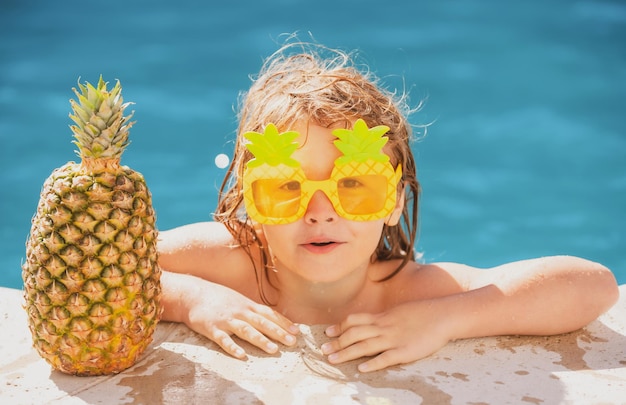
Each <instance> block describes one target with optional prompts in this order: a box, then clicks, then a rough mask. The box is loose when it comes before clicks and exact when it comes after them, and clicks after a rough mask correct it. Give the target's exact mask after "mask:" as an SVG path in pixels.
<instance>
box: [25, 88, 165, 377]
mask: <svg viewBox="0 0 626 405" xmlns="http://www.w3.org/2000/svg"><path fill="white" fill-rule="evenodd" d="M78 86H79V89H80V92H79V91H78V90H76V89H73V90H74V92H75V94H76V96H77V101H75V100H70V103H71V106H72V110H73V115H70V117H71V118H72V120H73V121H74V122H75V124H76V125H72V126H71V129H72V131H73V133H74V137H75V141H74V143H75V144H76V145H77V147H78V155H79V156H80V158H81V162H80V163H74V162H69V163H67V164H65V165H64V166H62V167H60V168H58V169H55V170H54V171H53V172H52V174H51V175H50V177H48V179H47V180H46V181H45V183H44V185H43V189H42V191H41V198H40V200H39V204H38V206H37V212H36V214H35V215H34V217H33V219H32V226H31V232H30V235H29V238H28V240H27V242H26V260H25V262H24V264H23V265H22V277H23V279H24V289H25V301H26V302H25V309H26V311H27V314H28V325H29V329H30V331H31V333H32V337H33V343H34V346H35V348H36V349H37V351H38V352H39V354H40V355H41V356H42V357H43V358H44V359H45V360H46V361H48V362H49V363H50V364H51V365H52V366H53V367H54V368H55V369H57V370H60V371H63V372H65V373H69V374H76V375H103V374H111V373H119V372H120V371H122V370H124V369H126V368H128V367H130V366H132V365H133V364H135V362H136V361H137V360H138V358H139V356H140V355H141V354H142V352H143V351H144V350H145V349H146V347H147V346H148V344H149V343H150V342H151V340H152V335H153V333H154V331H155V328H156V325H157V323H158V321H159V318H160V315H161V310H162V308H161V305H160V297H161V287H160V276H161V271H160V269H159V267H158V264H157V251H156V242H157V229H156V219H155V213H154V210H153V208H152V201H151V195H150V192H149V191H148V188H147V186H146V183H145V180H144V178H143V176H142V175H141V174H140V173H138V172H135V171H133V170H132V169H130V168H128V167H126V166H121V165H120V157H121V154H122V152H123V151H124V148H125V147H126V146H127V145H128V143H129V142H128V132H129V129H130V128H131V126H132V125H133V123H134V122H130V121H129V120H130V118H131V117H132V113H130V114H129V115H127V116H124V110H125V109H126V107H128V105H129V104H130V103H124V101H123V98H122V94H121V91H122V88H121V85H120V82H119V81H117V83H116V84H115V86H114V87H113V88H111V89H110V90H108V89H107V83H105V82H104V81H103V80H102V77H100V80H99V82H98V85H97V87H94V86H93V85H91V84H89V83H86V84H85V85H82V84H80V83H79V84H78Z"/></svg>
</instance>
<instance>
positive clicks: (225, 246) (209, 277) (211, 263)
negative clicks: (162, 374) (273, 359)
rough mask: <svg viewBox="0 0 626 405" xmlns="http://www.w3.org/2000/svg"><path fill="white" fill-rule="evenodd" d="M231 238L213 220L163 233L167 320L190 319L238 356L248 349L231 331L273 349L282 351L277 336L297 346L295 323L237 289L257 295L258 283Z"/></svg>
mask: <svg viewBox="0 0 626 405" xmlns="http://www.w3.org/2000/svg"><path fill="white" fill-rule="evenodd" d="M232 242H233V241H232V237H231V236H230V234H229V233H228V231H227V230H226V229H225V228H224V226H223V225H221V224H218V223H213V222H205V223H198V224H192V225H186V226H183V227H180V228H176V229H173V230H170V231H166V232H160V237H159V245H158V249H159V265H160V266H161V267H162V268H163V273H162V277H161V286H162V290H163V295H162V303H163V307H164V311H163V316H162V319H163V320H164V321H172V322H182V323H184V324H186V325H187V326H188V327H189V328H191V329H192V330H194V331H196V332H198V333H200V334H202V335H204V336H206V337H208V338H209V339H211V340H213V341H214V342H215V343H217V344H218V345H219V346H220V347H221V348H222V349H224V351H225V352H227V353H228V354H230V355H232V356H234V357H237V358H244V357H245V352H244V350H243V349H242V348H241V346H239V345H238V344H237V343H236V342H235V341H234V340H233V338H232V337H231V336H232V335H235V336H237V337H239V338H241V339H243V340H246V341H248V342H250V343H252V344H253V345H255V346H257V347H259V348H261V349H263V350H265V351H266V352H268V353H274V352H276V351H277V350H278V346H277V345H276V344H275V343H274V341H276V342H281V343H283V344H285V345H289V346H291V345H294V344H295V343H296V339H295V337H294V336H293V335H294V334H297V333H298V332H299V329H298V327H297V326H296V325H294V324H293V323H291V322H290V321H289V320H287V319H286V318H285V317H284V316H282V315H280V314H279V313H277V312H276V311H274V310H272V309H271V308H269V307H268V306H266V305H262V304H258V303H256V302H255V301H254V300H252V299H251V298H249V297H247V296H246V295H244V294H242V293H239V292H237V291H235V289H236V290H238V291H250V292H251V293H250V294H252V292H254V291H255V289H256V283H255V281H254V273H253V271H254V270H253V269H252V268H251V262H250V259H249V257H248V256H247V255H246V254H245V253H244V252H243V251H242V250H241V249H239V248H236V247H233V243H232Z"/></svg>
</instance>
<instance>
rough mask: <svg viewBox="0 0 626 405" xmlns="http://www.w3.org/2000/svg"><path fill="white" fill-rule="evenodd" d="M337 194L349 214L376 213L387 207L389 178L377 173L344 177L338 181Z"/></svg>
mask: <svg viewBox="0 0 626 405" xmlns="http://www.w3.org/2000/svg"><path fill="white" fill-rule="evenodd" d="M337 194H338V196H339V202H340V203H341V206H342V207H343V209H344V211H345V212H347V213H348V214H352V215H369V214H374V213H376V212H379V211H380V210H382V209H383V208H384V207H385V202H386V201H387V178H386V177H385V176H382V175H377V174H369V175H361V176H351V177H344V178H342V179H340V180H339V181H337Z"/></svg>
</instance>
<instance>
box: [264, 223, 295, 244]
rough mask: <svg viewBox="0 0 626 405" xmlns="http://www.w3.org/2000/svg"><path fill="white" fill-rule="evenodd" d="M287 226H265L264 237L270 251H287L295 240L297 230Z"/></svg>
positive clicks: (289, 225)
mask: <svg viewBox="0 0 626 405" xmlns="http://www.w3.org/2000/svg"><path fill="white" fill-rule="evenodd" d="M291 225H292V224H287V225H263V226H262V230H263V236H264V237H265V240H266V241H267V244H268V246H269V247H270V249H285V248H287V247H288V246H289V242H292V243H293V241H294V240H295V228H294V227H293V226H291Z"/></svg>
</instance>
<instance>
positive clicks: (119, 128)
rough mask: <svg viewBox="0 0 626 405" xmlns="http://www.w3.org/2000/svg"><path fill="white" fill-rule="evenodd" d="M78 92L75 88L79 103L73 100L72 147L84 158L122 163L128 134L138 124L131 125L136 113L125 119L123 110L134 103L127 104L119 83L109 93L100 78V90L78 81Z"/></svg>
mask: <svg viewBox="0 0 626 405" xmlns="http://www.w3.org/2000/svg"><path fill="white" fill-rule="evenodd" d="M79 80H80V79H79ZM78 89H79V90H80V91H79V90H77V89H76V88H72V90H73V91H74V93H75V94H76V97H77V100H70V104H71V106H72V110H73V113H74V114H70V118H71V119H72V121H74V123H75V124H76V125H71V126H70V128H71V129H72V132H73V133H74V138H75V140H74V142H73V143H74V144H75V145H76V146H78V149H79V150H78V152H77V154H78V155H79V156H80V157H81V158H91V159H97V158H104V159H109V158H117V159H119V158H120V156H121V155H122V152H123V151H124V148H126V146H128V144H129V141H128V131H129V130H130V128H131V127H132V126H133V124H134V123H135V122H134V121H133V122H129V120H130V118H131V117H132V116H133V112H131V113H130V114H129V115H127V116H124V109H126V107H128V106H129V105H130V104H132V103H124V99H123V98H122V86H121V84H120V81H119V80H118V81H117V83H116V84H115V86H114V87H113V88H112V89H110V90H108V89H107V83H106V82H105V81H104V80H103V79H102V76H100V80H99V81H98V85H97V87H94V86H93V85H92V84H90V83H88V82H86V83H85V84H84V85H83V84H81V83H80V81H79V83H78Z"/></svg>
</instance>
